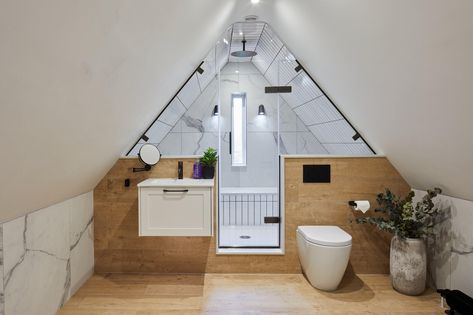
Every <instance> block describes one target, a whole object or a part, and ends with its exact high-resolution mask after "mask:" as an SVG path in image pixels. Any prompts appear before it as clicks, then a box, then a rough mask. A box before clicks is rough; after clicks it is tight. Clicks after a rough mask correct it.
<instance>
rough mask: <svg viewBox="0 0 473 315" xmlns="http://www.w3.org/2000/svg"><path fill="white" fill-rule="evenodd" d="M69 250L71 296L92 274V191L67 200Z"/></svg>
mask: <svg viewBox="0 0 473 315" xmlns="http://www.w3.org/2000/svg"><path fill="white" fill-rule="evenodd" d="M69 201H70V203H71V207H70V215H69V250H70V255H71V256H70V261H71V288H70V293H69V295H70V296H72V295H73V294H74V293H75V292H76V291H77V290H78V289H79V288H80V287H81V286H82V285H83V284H84V283H85V281H86V280H87V279H88V278H89V277H90V276H91V275H92V273H93V269H94V201H93V193H92V192H90V193H87V194H83V195H80V196H78V197H76V198H73V199H70V200H69Z"/></svg>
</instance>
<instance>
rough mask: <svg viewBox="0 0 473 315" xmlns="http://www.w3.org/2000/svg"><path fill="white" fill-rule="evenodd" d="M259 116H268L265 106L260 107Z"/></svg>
mask: <svg viewBox="0 0 473 315" xmlns="http://www.w3.org/2000/svg"><path fill="white" fill-rule="evenodd" d="M258 115H266V110H265V109H264V105H263V104H261V105H260V106H258Z"/></svg>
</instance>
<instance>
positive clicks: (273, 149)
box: [218, 60, 280, 248]
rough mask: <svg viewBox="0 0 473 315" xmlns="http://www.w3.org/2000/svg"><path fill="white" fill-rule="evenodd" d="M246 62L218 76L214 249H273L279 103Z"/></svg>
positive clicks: (232, 64) (276, 244)
mask: <svg viewBox="0 0 473 315" xmlns="http://www.w3.org/2000/svg"><path fill="white" fill-rule="evenodd" d="M269 85H270V84H269V83H268V82H267V81H266V79H265V78H264V77H263V75H262V74H261V73H260V72H259V70H258V69H257V68H256V67H255V66H254V65H253V64H252V63H251V62H248V61H239V60H238V61H237V60H235V61H233V62H232V61H230V62H229V63H227V64H226V65H225V67H223V68H222V70H221V72H220V97H219V99H220V102H219V105H220V108H219V191H218V192H219V193H218V222H219V229H218V232H219V235H218V236H219V237H218V240H219V244H218V245H219V247H220V248H238V247H244V248H279V246H280V226H279V225H280V203H279V200H280V198H279V190H280V189H279V138H280V137H279V125H278V121H279V119H278V117H279V101H278V96H277V94H267V93H265V87H266V86H269Z"/></svg>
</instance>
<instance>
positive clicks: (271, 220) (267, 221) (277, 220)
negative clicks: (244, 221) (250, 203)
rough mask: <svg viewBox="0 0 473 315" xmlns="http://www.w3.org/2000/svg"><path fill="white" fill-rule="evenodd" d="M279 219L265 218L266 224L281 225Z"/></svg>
mask: <svg viewBox="0 0 473 315" xmlns="http://www.w3.org/2000/svg"><path fill="white" fill-rule="evenodd" d="M280 222H281V220H280V219H279V217H264V223H280Z"/></svg>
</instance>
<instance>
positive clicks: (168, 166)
mask: <svg viewBox="0 0 473 315" xmlns="http://www.w3.org/2000/svg"><path fill="white" fill-rule="evenodd" d="M177 160H178V159H162V160H161V161H160V162H159V164H158V165H157V166H156V167H154V168H153V169H152V170H151V171H150V172H141V173H133V172H132V168H133V167H137V166H139V165H140V163H139V162H138V160H137V159H120V160H118V161H117V163H116V164H115V165H114V166H113V167H112V169H111V170H110V171H109V172H108V173H107V175H106V176H105V177H104V178H103V179H102V180H101V182H100V183H99V184H98V185H97V187H96V188H95V190H94V206H95V210H94V211H95V224H94V227H95V271H96V272H97V273H108V272H153V273H203V272H215V273H218V272H227V273H238V272H249V273H250V272H251V273H262V272H264V273H299V272H301V270H300V266H299V261H298V256H297V248H296V228H297V226H298V225H312V224H331V225H338V226H340V227H342V228H343V229H345V230H346V231H347V232H348V233H350V234H351V235H352V236H353V247H352V253H351V258H350V263H351V266H352V269H353V270H354V271H355V272H357V273H388V272H389V239H390V236H389V235H387V234H385V233H382V232H379V231H377V230H376V229H374V228H373V227H371V226H366V225H358V224H356V223H354V222H351V221H352V220H353V219H354V218H355V216H358V215H360V214H358V213H356V214H355V213H354V212H353V211H352V210H350V208H349V207H348V206H347V202H348V200H360V199H368V200H370V202H371V203H372V208H373V207H374V206H375V199H376V194H377V193H378V192H380V191H383V190H384V188H386V187H389V188H390V189H392V190H393V191H394V192H396V193H398V194H403V195H404V194H407V193H408V192H409V190H410V187H409V185H408V184H407V183H406V182H405V181H404V180H403V178H402V177H401V176H400V175H399V173H398V172H397V171H396V170H395V169H394V167H393V166H392V165H391V163H390V162H389V161H388V160H387V159H386V158H382V157H370V158H286V159H285V208H286V212H285V218H286V224H285V234H286V236H285V241H286V254H285V255H283V256H272V255H251V256H246V255H244V256H241V255H216V254H215V238H214V237H212V238H210V237H138V192H137V187H136V184H137V183H139V182H140V181H142V180H144V179H146V178H149V177H161V178H166V177H168V178H169V177H176V176H177ZM180 160H183V161H184V176H185V177H190V176H191V172H192V164H193V161H194V160H193V159H180ZM303 164H330V165H331V171H332V181H331V183H329V184H304V183H302V166H303ZM126 178H129V179H130V180H131V185H130V187H125V186H124V181H125V179H126ZM215 221H216V220H215Z"/></svg>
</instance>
